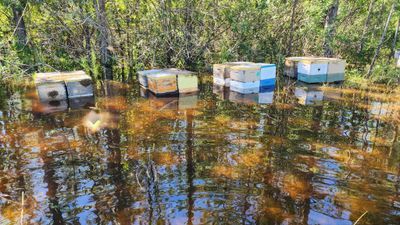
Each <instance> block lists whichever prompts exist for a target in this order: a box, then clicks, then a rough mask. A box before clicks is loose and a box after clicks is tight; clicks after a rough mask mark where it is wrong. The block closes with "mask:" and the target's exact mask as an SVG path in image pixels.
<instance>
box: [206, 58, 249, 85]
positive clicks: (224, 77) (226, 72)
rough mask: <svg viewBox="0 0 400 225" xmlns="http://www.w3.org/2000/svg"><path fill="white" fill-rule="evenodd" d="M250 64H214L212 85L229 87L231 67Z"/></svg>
mask: <svg viewBox="0 0 400 225" xmlns="http://www.w3.org/2000/svg"><path fill="white" fill-rule="evenodd" d="M249 64H252V63H251V62H227V63H223V64H214V66H213V80H214V84H217V85H221V86H226V87H229V86H230V81H231V78H230V72H231V67H234V66H240V65H249Z"/></svg>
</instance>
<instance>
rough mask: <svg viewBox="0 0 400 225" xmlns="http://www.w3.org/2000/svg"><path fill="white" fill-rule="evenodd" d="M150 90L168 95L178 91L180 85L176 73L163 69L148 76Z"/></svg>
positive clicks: (157, 93)
mask: <svg viewBox="0 0 400 225" xmlns="http://www.w3.org/2000/svg"><path fill="white" fill-rule="evenodd" d="M147 81H148V85H149V90H150V91H151V92H153V93H154V94H155V95H166V94H173V93H177V91H178V85H177V82H176V74H174V73H171V72H168V71H163V72H160V73H157V74H154V75H152V76H148V77H147Z"/></svg>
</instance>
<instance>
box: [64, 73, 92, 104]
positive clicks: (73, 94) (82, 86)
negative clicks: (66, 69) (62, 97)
mask: <svg viewBox="0 0 400 225" xmlns="http://www.w3.org/2000/svg"><path fill="white" fill-rule="evenodd" d="M82 72H83V71H82ZM63 76H64V77H65V78H64V81H65V85H66V87H67V93H68V98H80V97H90V96H93V81H92V78H91V77H90V76H88V75H86V74H85V73H84V72H83V73H79V74H78V73H66V74H64V75H63Z"/></svg>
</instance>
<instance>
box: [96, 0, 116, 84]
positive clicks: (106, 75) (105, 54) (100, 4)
mask: <svg viewBox="0 0 400 225" xmlns="http://www.w3.org/2000/svg"><path fill="white" fill-rule="evenodd" d="M93 1H94V5H95V8H96V13H97V22H98V26H99V27H98V31H99V37H98V38H99V44H100V63H101V66H102V68H103V79H106V80H112V79H113V69H112V66H113V59H112V57H113V53H112V52H111V50H110V49H111V48H112V47H111V34H110V29H109V27H108V22H107V15H106V0H93Z"/></svg>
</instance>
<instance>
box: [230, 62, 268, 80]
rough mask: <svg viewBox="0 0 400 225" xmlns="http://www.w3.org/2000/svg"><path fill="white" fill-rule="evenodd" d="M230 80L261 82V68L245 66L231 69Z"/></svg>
mask: <svg viewBox="0 0 400 225" xmlns="http://www.w3.org/2000/svg"><path fill="white" fill-rule="evenodd" d="M230 78H231V80H235V81H239V82H255V81H259V80H260V79H261V70H260V66H257V65H244V66H234V67H231V70H230Z"/></svg>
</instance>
